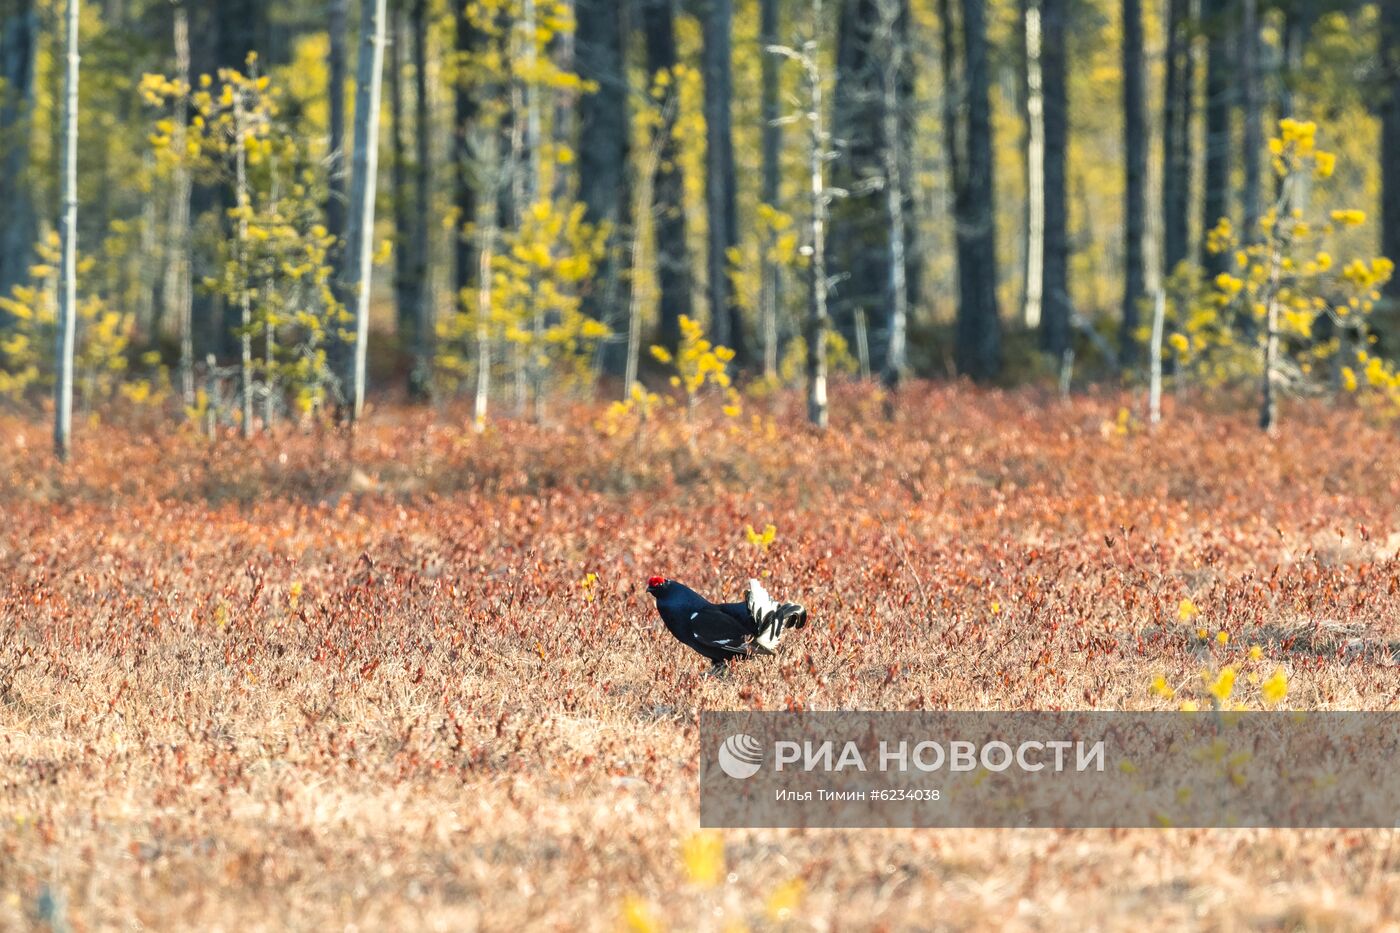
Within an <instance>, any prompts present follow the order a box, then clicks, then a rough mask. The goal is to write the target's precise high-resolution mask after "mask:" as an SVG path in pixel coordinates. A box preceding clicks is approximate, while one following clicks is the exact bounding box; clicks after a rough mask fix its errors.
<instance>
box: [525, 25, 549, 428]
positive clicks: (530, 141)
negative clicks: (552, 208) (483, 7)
mask: <svg viewBox="0 0 1400 933" xmlns="http://www.w3.org/2000/svg"><path fill="white" fill-rule="evenodd" d="M521 26H522V29H523V37H524V39H523V41H524V43H525V74H526V75H528V76H529V77H528V78H527V80H526V81H525V82H524V87H523V88H522V92H523V94H524V97H525V135H524V137H523V138H522V142H521V145H522V146H523V147H524V149H525V162H524V164H523V165H522V166H521V169H522V171H521V173H520V175H521V177H520V192H521V197H520V207H521V208H523V209H524V210H529V209H530V206H531V205H533V204H534V203H535V201H536V200H537V199H538V198H539V196H540V194H539V193H540V89H539V82H538V79H537V76H536V75H535V70H536V68H537V67H538V65H537V62H538V58H539V53H538V51H537V49H536V47H535V42H536V39H535V35H536V19H535V0H525V9H524V21H523V22H522V23H521ZM537 287H538V283H537V282H534V281H532V282H531V283H530V292H531V294H532V295H533V294H534V293H535V291H536V289H537ZM530 329H531V332H532V337H531V344H530V359H529V361H528V362H529V371H530V372H529V374H530V395H531V397H532V398H533V399H534V403H535V408H534V420H535V422H536V423H537V424H538V423H542V422H543V421H544V409H545V403H544V366H543V364H542V362H541V360H540V356H541V354H542V353H543V352H544V312H543V311H541V310H540V309H539V308H538V304H537V303H536V308H535V310H534V312H533V314H532V315H531V327H530Z"/></svg>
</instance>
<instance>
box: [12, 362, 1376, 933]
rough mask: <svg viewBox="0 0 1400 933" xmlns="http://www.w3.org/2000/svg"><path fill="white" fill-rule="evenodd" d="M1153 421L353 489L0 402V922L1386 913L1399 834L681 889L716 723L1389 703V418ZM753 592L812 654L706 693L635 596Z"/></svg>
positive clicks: (331, 474) (1365, 919) (1016, 847)
mask: <svg viewBox="0 0 1400 933" xmlns="http://www.w3.org/2000/svg"><path fill="white" fill-rule="evenodd" d="M1118 405H1119V400H1117V399H1099V398H1090V399H1081V400H1077V401H1075V402H1073V403H1068V404H1066V403H1060V402H1058V401H1046V400H1044V399H1040V398H1037V397H1033V396H1031V395H1030V394H1028V393H1016V394H978V393H973V392H971V391H968V390H965V389H955V388H939V389H934V388H929V387H916V388H913V389H911V390H910V391H909V393H908V397H907V398H906V399H904V400H903V403H902V407H901V415H900V418H899V421H898V422H897V423H896V424H894V425H888V424H885V423H884V422H883V421H882V419H881V418H880V417H879V411H880V406H879V401H878V399H876V398H874V397H872V396H870V395H868V394H865V393H862V392H859V391H856V390H847V391H845V392H844V393H842V394H839V395H838V397H837V399H836V401H835V404H834V407H833V410H834V412H835V413H836V415H837V418H836V424H835V425H834V430H833V431H832V432H831V434H830V435H829V436H828V437H826V438H819V437H815V436H812V435H810V434H808V433H807V432H806V431H805V429H803V428H801V427H800V426H799V423H798V412H797V407H796V400H794V399H784V400H782V401H781V403H780V404H779V406H778V410H777V411H776V413H775V415H774V416H773V422H772V424H771V425H768V424H764V423H760V424H759V425H757V426H754V425H752V424H750V423H749V422H747V421H746V422H745V433H742V434H739V435H732V433H731V429H730V428H727V427H726V426H724V425H720V424H705V425H703V426H702V431H701V444H702V448H703V449H705V450H707V451H710V456H709V457H708V458H706V459H704V460H702V461H699V462H697V461H696V460H695V459H694V458H693V457H691V455H690V454H689V453H688V452H687V449H686V445H685V443H684V440H683V435H684V432H683V430H682V429H681V428H680V426H679V425H676V424H673V423H671V422H669V421H665V422H663V423H661V424H655V423H654V424H653V425H652V426H651V429H650V430H649V431H648V432H647V434H646V435H645V436H644V437H642V438H640V439H636V438H634V437H633V436H631V434H630V429H624V430H623V431H622V432H621V433H619V434H617V435H615V436H603V435H601V434H600V433H599V432H598V431H597V430H596V429H595V427H594V425H593V422H594V419H595V418H598V417H599V413H598V412H596V411H590V410H575V411H572V412H569V413H568V414H567V416H565V417H561V420H560V424H558V425H556V426H554V427H552V428H546V429H531V428H526V427H523V426H510V425H502V426H500V427H498V428H496V429H493V431H492V432H490V433H488V434H487V435H486V436H485V437H480V438H479V437H477V436H475V435H473V434H471V433H470V431H466V430H463V429H462V428H461V427H460V425H461V423H462V422H461V419H460V416H459V415H460V413H448V414H438V415H437V416H432V415H429V414H427V413H423V412H411V411H388V412H382V413H380V414H378V415H375V416H374V417H372V418H371V420H370V421H369V422H368V423H367V424H366V425H365V426H364V427H363V428H362V430H361V432H360V435H359V437H358V438H357V439H356V446H355V451H354V460H353V462H352V461H351V460H350V459H348V451H347V450H346V449H345V447H344V444H343V442H342V441H341V440H339V439H337V438H336V437H334V436H330V435H315V434H312V435H302V434H283V435H278V436H276V437H270V438H262V439H259V440H257V441H255V442H254V443H253V444H252V445H251V446H248V447H245V446H243V445H242V444H240V443H239V442H237V441H235V440H233V439H231V438H230V439H222V440H220V441H219V442H218V443H217V444H214V445H212V446H211V445H210V444H208V442H206V441H203V440H201V439H199V438H196V437H193V436H187V435H180V436H175V437H172V436H170V435H169V434H168V433H164V434H161V435H158V436H157V435H153V436H151V437H149V438H143V437H141V436H139V435H133V434H132V433H131V431H130V430H129V428H104V427H89V428H87V429H85V430H84V431H83V432H82V439H81V441H80V444H79V449H78V452H77V465H76V466H74V467H72V468H71V469H70V470H68V471H67V472H65V473H63V474H54V473H53V472H52V467H51V465H50V462H49V459H48V457H47V451H46V449H45V448H46V445H45V444H44V440H45V439H46V432H45V430H44V427H43V426H42V425H40V424H37V423H35V422H31V421H24V420H20V419H14V418H9V419H3V418H0V515H3V518H2V519H0V633H3V640H0V818H3V820H4V821H5V823H6V825H5V833H4V836H3V840H0V927H11V928H13V927H22V926H25V925H27V924H33V923H41V922H46V921H54V922H55V925H66V926H67V927H70V928H72V929H75V930H85V929H99V928H112V927H128V928H129V927H135V926H138V925H139V926H142V927H151V928H164V929H188V928H211V929H212V928H226V929H261V928H274V927H294V928H325V927H331V926H337V927H339V926H346V925H348V924H352V923H353V924H355V925H357V926H358V927H359V928H361V929H365V928H384V929H388V928H438V929H475V928H490V929H520V928H524V927H527V926H528V927H534V928H539V927H545V928H584V929H596V928H611V927H614V926H616V925H618V924H622V923H628V922H632V923H635V924H638V925H641V926H643V927H645V926H646V925H647V924H649V923H650V924H653V926H654V928H660V927H671V928H699V929H714V930H719V929H728V928H730V927H732V926H735V925H747V926H749V927H753V928H761V927H766V926H770V925H780V924H787V925H789V926H791V927H793V928H797V929H807V928H813V929H828V928H909V927H922V928H1002V927H1012V928H1018V927H1019V928H1043V929H1059V928H1064V927H1067V926H1069V927H1080V926H1096V927H1105V928H1129V927H1132V928H1139V927H1141V926H1143V925H1147V924H1150V925H1153V926H1160V927H1164V928H1167V927H1172V926H1182V925H1185V926H1199V927H1206V928H1215V929H1236V928H1242V927H1266V928H1271V929H1278V928H1302V927H1307V928H1340V929H1348V928H1369V927H1373V926H1376V925H1379V924H1382V923H1386V922H1391V921H1392V918H1394V917H1396V916H1398V915H1400V871H1398V870H1397V866H1398V865H1400V863H1398V862H1397V853H1396V852H1395V841H1394V839H1393V833H1391V832H1389V831H1371V832H1341V831H1327V832H1323V831H1314V832H1296V831H1289V832H1283V831H1274V832H1265V831H1186V830H1177V831H1132V832H1124V831H1092V832H1091V831H1072V832H1071V831H1063V832H1050V831H1036V832H1026V831H954V832H949V831H943V832H933V831H879V832H875V831H868V832H867V831H801V832H799V831H742V832H738V831H736V832H727V833H725V834H724V836H723V844H724V849H723V858H724V860H725V867H726V871H727V873H728V880H722V881H721V882H720V883H719V884H718V885H716V886H713V887H710V886H703V885H700V884H697V883H696V882H695V881H694V880H693V879H692V877H691V876H690V874H689V872H688V870H687V866H686V861H685V859H684V858H683V855H682V849H683V846H684V845H685V842H686V840H688V839H689V838H690V837H691V836H692V835H693V834H694V833H695V831H696V820H697V816H696V813H697V788H696V775H697V768H696V765H697V748H696V724H695V720H696V711H697V710H701V709H730V708H761V709H782V708H788V707H803V708H812V709H822V708H868V709H899V708H992V709H1023V708H1039V709H1052V708H1104V709H1144V708H1156V707H1160V706H1163V705H1165V703H1166V701H1165V700H1161V699H1159V698H1157V697H1155V696H1154V695H1152V693H1151V692H1150V691H1149V690H1148V684H1149V683H1150V682H1151V680H1152V679H1153V678H1154V677H1155V676H1157V675H1159V674H1161V675H1163V676H1165V677H1166V678H1167V679H1168V680H1169V681H1171V682H1173V683H1185V682H1188V681H1191V680H1192V679H1194V678H1196V677H1197V675H1198V672H1199V671H1200V670H1201V668H1202V667H1207V666H1218V665H1220V664H1225V663H1236V664H1238V665H1239V666H1240V667H1241V669H1242V670H1260V671H1265V672H1267V671H1270V670H1273V669H1274V668H1276V667H1280V666H1281V667H1283V668H1284V669H1285V670H1286V671H1287V673H1288V675H1289V679H1290V683H1291V690H1290V694H1289V697H1288V703H1289V704H1291V705H1293V706H1295V707H1298V708H1325V709H1338V708H1376V709H1380V708H1385V709H1390V708H1394V707H1395V705H1396V697H1397V693H1398V692H1400V677H1397V676H1396V673H1397V672H1396V667H1395V661H1394V658H1393V654H1392V651H1391V650H1390V646H1391V644H1392V643H1393V642H1396V641H1400V631H1397V629H1400V621H1398V620H1400V612H1397V610H1400V596H1397V590H1400V582H1397V581H1400V565H1397V563H1396V560H1395V551H1396V546H1395V542H1396V540H1400V539H1397V538H1396V537H1394V536H1395V535H1396V533H1397V532H1400V497H1398V496H1397V488H1398V487H1397V483H1396V480H1395V475H1396V474H1395V470H1394V464H1395V463H1396V462H1400V442H1398V441H1397V440H1396V439H1395V437H1393V436H1392V434H1391V432H1389V431H1387V430H1382V429H1378V428H1373V427H1368V426H1366V425H1365V424H1364V423H1362V421H1361V420H1360V419H1359V418H1358V417H1357V416H1356V415H1354V414H1353V413H1350V412H1346V411H1333V410H1331V409H1327V408H1323V407H1316V408H1310V409H1305V410H1300V411H1294V412H1290V413H1289V414H1290V415H1291V416H1292V420H1291V423H1287V424H1286V425H1285V433H1284V435H1283V437H1282V438H1281V439H1279V440H1276V441H1271V440H1266V439H1263V438H1260V437H1259V436H1257V435H1256V433H1255V432H1254V431H1252V430H1251V429H1250V427H1249V419H1248V418H1247V417H1245V416H1240V417H1235V416H1232V415H1224V414H1203V413H1198V412H1190V413H1182V414H1180V415H1178V416H1176V417H1173V418H1172V419H1171V420H1170V421H1169V423H1168V424H1167V425H1165V426H1164V428H1163V430H1161V431H1159V432H1158V433H1157V434H1155V435H1147V434H1145V433H1141V432H1139V431H1136V430H1133V429H1130V430H1129V431H1128V432H1127V433H1126V434H1123V433H1120V432H1119V431H1117V430H1116V429H1115V428H1114V427H1113V426H1114V424H1115V416H1116V414H1117V412H1118ZM747 417H748V416H746V418H747ZM770 431H771V433H769V432H770ZM756 435H766V436H759V437H756ZM767 522H772V523H773V524H775V525H776V526H777V528H778V536H777V541H776V543H775V544H774V545H773V546H772V548H771V550H769V551H767V552H766V553H764V552H761V551H760V550H758V549H757V548H755V547H753V546H751V545H750V544H749V543H748V542H747V541H746V540H745V536H744V532H743V529H744V526H745V525H746V524H748V523H753V524H755V525H757V526H759V527H762V525H763V524H765V523H767ZM589 572H594V573H597V574H598V582H597V583H596V584H595V585H593V586H591V587H585V586H583V585H582V580H583V578H584V576H585V574H587V573H589ZM757 572H766V573H768V574H769V575H770V576H769V580H770V582H771V584H772V586H771V588H772V589H773V590H774V592H775V593H778V594H781V595H792V596H796V597H799V598H801V599H802V600H803V601H804V602H806V603H807V605H808V606H809V608H810V609H811V610H812V614H813V617H814V619H815V620H816V625H815V626H812V627H809V628H808V629H806V630H804V631H801V632H797V633H793V634H792V635H791V636H789V640H788V641H787V642H786V643H785V651H784V652H783V654H782V655H781V656H780V657H778V658H776V659H768V660H766V661H762V662H754V663H749V664H745V665H743V666H741V667H739V668H738V669H737V670H736V671H735V672H734V674H733V676H732V677H731V678H729V679H727V680H719V681H716V680H712V679H707V678H703V677H702V676H700V675H701V674H702V672H703V671H704V670H705V666H706V665H705V663H704V662H703V661H702V660H701V659H699V658H698V657H695V656H693V655H689V654H687V653H686V652H685V651H684V649H682V648H681V647H680V646H679V645H677V644H675V643H674V642H672V641H671V640H670V638H669V636H667V635H666V633H665V632H664V631H663V630H660V629H659V627H658V625H657V623H656V622H655V621H654V615H653V612H652V609H651V607H650V606H649V600H648V599H647V598H646V597H645V595H644V594H643V593H642V587H641V582H640V581H642V580H644V579H645V577H646V576H648V575H650V574H651V573H663V574H666V575H670V576H674V577H676V578H679V579H682V580H684V581H686V582H688V583H691V584H692V585H694V586H695V587H696V588H698V589H700V590H702V591H704V592H708V593H710V594H712V595H716V596H718V595H721V594H722V593H737V591H738V588H739V587H740V586H741V585H742V580H743V578H745V577H746V576H748V575H750V574H751V573H757ZM298 591H299V593H300V595H299V596H298V595H296V593H297V592H298ZM1183 597H1190V598H1191V599H1192V600H1193V601H1194V602H1195V603H1196V604H1197V605H1198V606H1199V607H1200V608H1201V610H1202V616H1201V618H1200V620H1198V621H1193V622H1191V623H1182V622H1181V621H1180V620H1179V619H1178V617H1177V607H1178V604H1179V603H1180V601H1181V599H1182V598H1183ZM1198 625H1200V626H1208V628H1209V632H1210V633H1211V634H1212V635H1213V634H1214V633H1215V632H1216V631H1219V630H1224V631H1227V632H1228V633H1229V634H1230V640H1229V644H1228V645H1224V646H1222V645H1219V644H1217V643H1215V641H1214V639H1211V640H1210V641H1209V642H1203V641H1202V640H1200V639H1198V638H1197V637H1196V632H1195V629H1196V627H1197V626H1198ZM1252 645H1259V646H1260V647H1261V648H1262V650H1263V652H1264V656H1263V658H1262V659H1260V660H1258V661H1253V660H1250V659H1249V658H1248V654H1247V653H1248V650H1249V648H1250V646H1252ZM779 888H782V889H783V890H785V891H786V892H787V897H786V899H784V898H778V899H777V900H775V899H774V898H773V897H772V892H773V891H774V890H776V889H779ZM784 900H786V901H787V902H788V904H789V905H791V907H792V909H791V910H790V911H789V912H787V913H786V914H784V913H782V912H781V910H780V908H782V907H784V906H785V904H784V903H783V901H784Z"/></svg>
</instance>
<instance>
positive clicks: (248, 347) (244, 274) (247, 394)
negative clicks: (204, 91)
mask: <svg viewBox="0 0 1400 933" xmlns="http://www.w3.org/2000/svg"><path fill="white" fill-rule="evenodd" d="M246 116H247V115H246V114H245V113H244V112H243V92H242V91H241V90H239V91H236V92H235V93H234V95H233V165H234V182H233V184H234V189H233V193H234V198H235V200H236V203H237V206H238V232H237V236H238V241H237V243H238V266H239V268H238V275H239V285H240V287H239V293H238V321H239V338H238V342H239V350H240V355H239V360H240V363H239V371H238V372H239V384H240V385H241V386H242V389H243V424H242V425H241V431H242V434H243V437H245V438H248V437H251V436H252V435H253V306H252V296H251V294H250V291H251V290H250V288H249V283H248V277H249V274H250V271H251V270H250V267H249V264H248V211H249V208H250V205H251V203H252V202H251V199H250V198H249V196H248V148H247V145H246V140H247V136H246V135H245V134H246V133H247V129H246Z"/></svg>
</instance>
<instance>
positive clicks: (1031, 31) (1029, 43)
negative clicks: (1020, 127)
mask: <svg viewBox="0 0 1400 933" xmlns="http://www.w3.org/2000/svg"><path fill="white" fill-rule="evenodd" d="M1023 5H1024V6H1025V8H1026V9H1025V30H1026V122H1027V124H1028V128H1027V132H1026V301H1025V308H1024V309H1023V311H1022V320H1023V321H1024V323H1025V325H1026V327H1027V328H1038V327H1040V319H1041V315H1042V313H1043V311H1044V299H1045V92H1044V87H1045V85H1044V73H1043V72H1042V70H1041V55H1040V50H1041V17H1040V5H1039V4H1038V3H1036V2H1035V0H1023Z"/></svg>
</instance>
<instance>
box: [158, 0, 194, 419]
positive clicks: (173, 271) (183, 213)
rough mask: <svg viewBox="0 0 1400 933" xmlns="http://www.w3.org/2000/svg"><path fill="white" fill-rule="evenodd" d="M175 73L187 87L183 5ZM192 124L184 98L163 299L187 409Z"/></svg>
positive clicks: (178, 112)
mask: <svg viewBox="0 0 1400 933" xmlns="http://www.w3.org/2000/svg"><path fill="white" fill-rule="evenodd" d="M174 16H175V71H176V75H177V77H178V78H179V80H180V81H182V82H183V83H184V84H185V86H186V87H189V86H191V75H190V17H189V11H188V10H187V9H186V7H185V5H184V4H183V3H182V4H180V5H178V6H176V7H175V10H174ZM188 120H189V104H188V102H187V101H186V99H185V97H184V95H181V96H180V97H179V98H178V99H177V100H176V103H175V118H174V120H173V121H172V122H173V128H172V130H171V137H170V140H171V148H172V149H173V150H174V151H175V152H177V153H181V154H182V155H181V157H180V158H179V159H177V160H176V162H175V169H174V175H173V177H172V178H171V192H170V219H169V221H168V229H167V230H166V249H167V250H168V252H167V258H166V264H165V284H164V287H163V288H162V289H161V299H162V301H164V303H165V314H164V317H165V319H166V321H174V322H175V327H176V330H177V332H178V333H179V337H180V362H179V378H180V394H181V397H182V398H183V399H184V403H185V404H186V405H193V404H194V400H195V399H194V320H193V315H192V305H193V289H194V285H193V282H192V281H191V276H192V274H193V273H192V271H191V268H190V196H191V192H192V188H193V182H192V179H191V175H190V169H189V166H188V165H187V164H185V159H184V157H183V153H184V151H185V124H186V122H187V121H188Z"/></svg>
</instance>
